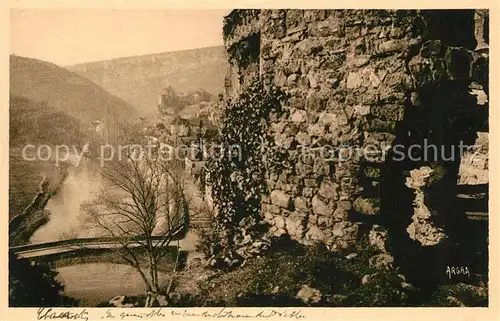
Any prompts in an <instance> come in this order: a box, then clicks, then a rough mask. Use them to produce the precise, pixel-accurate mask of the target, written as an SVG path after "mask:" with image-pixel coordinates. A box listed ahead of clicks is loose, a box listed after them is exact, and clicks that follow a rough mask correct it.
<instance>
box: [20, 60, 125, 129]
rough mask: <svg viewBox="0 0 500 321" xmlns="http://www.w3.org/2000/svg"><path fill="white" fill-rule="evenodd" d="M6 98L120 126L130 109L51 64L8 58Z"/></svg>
mask: <svg viewBox="0 0 500 321" xmlns="http://www.w3.org/2000/svg"><path fill="white" fill-rule="evenodd" d="M10 94H11V95H14V96H20V97H25V98H28V99H31V100H34V101H37V102H42V101H44V102H46V103H47V105H49V106H51V107H53V108H54V109H55V110H58V111H61V112H65V113H67V114H68V115H70V116H72V117H74V118H76V119H78V120H80V121H83V122H85V123H90V122H91V121H94V120H96V119H99V118H106V119H109V120H110V121H112V122H113V123H114V122H122V121H124V120H126V119H130V118H131V117H133V116H134V115H135V110H134V108H133V107H132V106H131V105H130V104H128V103H126V102H125V101H123V100H122V99H120V98H118V97H115V96H113V95H111V94H109V93H108V92H107V91H106V90H104V89H103V88H101V87H99V86H98V85H96V84H95V83H93V82H92V81H90V80H88V79H86V78H84V77H82V76H80V75H77V74H76V73H73V72H71V71H69V70H67V69H65V68H62V67H59V66H57V65H55V64H52V63H49V62H45V61H41V60H37V59H31V58H25V57H20V56H15V55H11V56H10Z"/></svg>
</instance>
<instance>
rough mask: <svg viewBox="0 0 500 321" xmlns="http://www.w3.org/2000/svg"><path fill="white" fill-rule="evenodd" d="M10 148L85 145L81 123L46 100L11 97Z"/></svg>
mask: <svg viewBox="0 0 500 321" xmlns="http://www.w3.org/2000/svg"><path fill="white" fill-rule="evenodd" d="M9 106H10V113H9V145H11V146H22V145H25V144H56V145H57V144H76V143H79V142H80V143H83V139H84V137H83V135H84V133H83V130H82V129H83V128H82V124H81V122H80V121H79V120H78V119H76V118H74V117H72V116H69V115H68V114H66V113H65V112H63V111H59V110H55V109H54V108H52V107H51V106H49V105H48V104H47V103H46V102H45V101H44V102H37V101H34V100H32V99H29V98H26V97H20V96H16V95H10V99H9Z"/></svg>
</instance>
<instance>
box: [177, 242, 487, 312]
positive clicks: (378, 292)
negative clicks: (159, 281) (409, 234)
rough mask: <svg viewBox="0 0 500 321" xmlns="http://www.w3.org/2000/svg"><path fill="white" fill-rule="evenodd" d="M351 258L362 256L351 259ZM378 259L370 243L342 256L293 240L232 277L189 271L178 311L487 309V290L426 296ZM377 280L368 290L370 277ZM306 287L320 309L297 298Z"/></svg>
mask: <svg viewBox="0 0 500 321" xmlns="http://www.w3.org/2000/svg"><path fill="white" fill-rule="evenodd" d="M350 253H356V254H357V256H355V257H353V258H350V259H347V258H346V256H347V255H348V254H350ZM374 254H376V252H375V250H373V249H372V248H371V247H370V246H369V245H368V244H367V243H366V241H365V240H362V241H361V242H358V243H357V244H356V245H355V246H354V247H353V248H351V249H347V250H345V251H343V252H341V253H332V252H330V251H328V250H327V249H326V248H325V247H324V246H322V245H316V246H311V247H306V246H303V245H300V244H298V243H296V242H294V241H291V240H289V239H282V240H280V241H278V242H276V243H274V245H273V247H272V250H271V252H269V253H268V254H266V255H265V256H264V257H260V258H255V259H252V260H250V261H248V263H247V264H245V265H244V266H243V267H241V268H239V269H236V270H233V271H230V272H222V271H211V270H207V269H206V268H204V267H203V266H198V267H196V268H194V269H193V268H190V267H188V268H187V269H186V270H184V271H182V272H181V273H179V275H178V276H177V278H176V284H177V285H178V286H177V288H176V290H175V291H174V297H176V298H177V300H175V301H174V302H173V303H172V304H173V305H174V306H228V307H242V306H248V307H250V306H255V307H258V306H260V307H264V306H282V307H284V306H318V307H321V306H324V307H404V306H456V303H454V302H455V301H454V300H453V299H451V301H450V297H454V298H456V299H457V300H458V301H459V302H462V303H463V304H464V305H466V306H486V305H487V291H486V290H485V286H484V285H483V287H475V286H472V285H467V284H453V285H442V286H439V287H437V289H436V290H435V291H434V292H431V293H425V292H423V291H421V290H420V289H419V288H417V287H415V286H413V285H411V284H409V283H406V281H405V278H404V276H403V275H401V274H400V272H399V270H398V269H397V268H391V269H388V270H380V269H377V268H374V267H370V266H369V264H368V260H369V258H370V257H372V256H373V255H374ZM374 274H375V275H376V276H375V277H373V280H372V281H370V282H369V283H366V284H363V282H362V279H363V277H364V276H366V275H374ZM302 285H309V286H310V287H312V288H315V289H318V290H319V291H320V292H321V294H322V298H321V300H320V301H319V302H318V303H309V304H306V303H304V302H302V301H300V300H298V299H297V298H296V295H297V293H298V291H299V290H300V288H301V286H302Z"/></svg>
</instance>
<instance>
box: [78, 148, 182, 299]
mask: <svg viewBox="0 0 500 321" xmlns="http://www.w3.org/2000/svg"><path fill="white" fill-rule="evenodd" d="M103 178H104V188H103V189H102V192H101V193H100V195H99V196H98V197H97V198H96V199H95V200H93V201H92V202H90V203H87V204H85V205H84V206H83V209H84V211H85V212H86V214H87V216H88V219H89V221H90V222H91V223H92V224H93V225H94V226H95V227H97V228H99V229H101V230H102V231H103V232H104V234H105V236H108V237H113V238H114V239H116V241H117V242H119V244H120V253H121V256H122V258H123V259H124V260H125V261H126V262H127V263H128V264H130V265H131V266H132V267H134V268H135V270H137V272H138V273H139V275H140V276H141V278H142V280H143V281H144V284H145V287H146V306H152V304H153V302H154V301H155V299H156V297H157V295H158V294H159V293H160V290H161V288H160V281H159V277H158V276H159V275H158V268H159V266H160V264H163V262H164V261H163V260H164V259H165V258H166V257H167V255H168V253H171V249H170V250H169V246H168V245H169V243H170V242H171V241H172V239H173V237H174V234H175V233H176V232H178V231H179V230H180V229H182V228H185V227H184V222H186V215H187V211H188V204H187V199H186V197H185V193H184V179H183V174H182V169H181V168H180V167H179V166H178V165H176V164H175V163H173V162H170V163H164V162H163V163H162V162H159V161H158V160H152V159H147V158H141V159H139V160H138V159H134V158H133V157H131V156H130V155H129V156H128V157H127V158H126V160H123V161H115V162H113V163H109V164H106V167H105V168H104V169H103Z"/></svg>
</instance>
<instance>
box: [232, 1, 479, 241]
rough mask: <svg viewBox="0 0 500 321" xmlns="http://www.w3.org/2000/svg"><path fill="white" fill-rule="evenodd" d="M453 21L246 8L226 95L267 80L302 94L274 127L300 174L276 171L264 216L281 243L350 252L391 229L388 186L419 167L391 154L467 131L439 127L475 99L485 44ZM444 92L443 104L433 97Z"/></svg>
mask: <svg viewBox="0 0 500 321" xmlns="http://www.w3.org/2000/svg"><path fill="white" fill-rule="evenodd" d="M464 14H465V15H470V13H465V12H464V13H462V15H464ZM458 16H460V15H458ZM449 17H450V18H449V22H450V21H451V22H450V23H454V22H453V21H454V20H453V21H452V19H455V20H456V19H457V14H453V15H449ZM470 20H471V21H472V17H471V19H470ZM442 21H443V18H442V16H435V15H433V13H425V12H421V11H416V10H398V11H389V10H262V11H259V10H251V11H245V10H235V11H233V12H232V13H231V14H230V15H229V16H228V18H226V21H225V30H224V31H225V45H226V49H227V51H228V56H229V60H230V67H229V70H228V76H227V79H226V91H227V92H226V94H228V95H230V96H236V95H237V94H238V93H239V92H241V90H242V89H243V88H244V87H245V85H246V84H248V83H250V82H251V81H252V80H254V79H260V80H261V81H262V82H263V83H264V84H265V86H268V87H269V86H277V87H280V88H281V89H283V90H284V91H285V92H287V93H288V94H289V95H290V98H289V100H288V102H287V104H286V106H285V113H284V115H280V116H275V117H273V116H271V119H270V120H269V128H270V132H271V134H272V135H273V136H274V138H275V141H276V143H277V144H278V145H281V146H283V147H284V148H286V149H287V150H288V151H289V152H290V157H291V158H292V163H294V164H295V166H294V168H293V169H291V170H286V171H282V172H279V173H268V187H269V189H270V190H271V193H270V195H268V196H266V197H264V200H263V204H262V214H263V217H264V218H265V220H266V221H267V222H269V223H270V225H271V226H272V227H271V232H272V233H273V234H275V235H280V234H284V233H287V234H289V235H290V236H291V237H292V238H293V239H296V240H299V241H301V242H303V243H312V242H316V241H319V242H323V243H326V244H327V245H329V246H330V247H331V248H332V249H335V248H344V247H347V246H349V244H352V243H353V242H355V241H356V239H357V237H358V236H359V234H360V233H361V232H363V228H364V227H365V226H370V225H371V224H374V223H378V222H379V217H378V216H379V214H380V206H381V195H383V193H381V183H382V182H383V181H384V180H385V176H391V175H392V174H394V173H391V171H393V170H395V171H397V173H398V175H400V176H401V177H403V176H402V172H403V170H408V169H411V168H412V166H413V167H414V168H417V167H418V165H419V164H409V163H406V164H405V165H404V166H403V165H397V166H393V165H391V162H390V161H389V160H388V158H387V157H388V155H387V154H386V153H385V152H383V151H387V150H389V149H390V147H391V146H392V145H393V144H395V143H404V144H405V145H406V146H408V144H409V143H411V142H417V141H419V139H422V138H425V137H429V135H430V136H431V137H433V138H434V139H433V141H434V142H438V143H446V144H451V143H452V142H454V141H455V140H456V139H457V138H458V137H449V135H448V134H447V132H445V131H446V130H456V128H458V127H457V126H462V125H463V124H462V123H460V122H458V123H457V124H455V123H453V122H452V121H448V122H447V124H448V125H449V126H442V127H440V125H439V123H440V121H443V120H446V117H448V115H449V114H446V113H450V112H451V110H452V108H459V106H462V105H463V101H467V99H465V98H467V97H466V96H467V92H468V85H469V73H470V69H471V65H472V58H471V54H470V52H469V51H470V50H471V49H473V46H474V45H475V43H474V39H473V30H472V29H471V28H469V29H470V35H469V34H468V33H467V34H466V35H457V34H456V31H454V30H453V28H454V26H450V25H446V27H443V22H442ZM457 21H459V20H457ZM465 30H468V29H467V26H465ZM464 39H465V40H464ZM256 53H257V54H256ZM441 83H442V84H443V87H442V88H441V87H440V86H437V87H440V88H441V90H442V93H441V94H437V93H436V92H433V91H432V90H431V89H429V88H435V87H436V85H437V84H441ZM450 97H451V98H450ZM448 98H450V99H449V100H447V99H448ZM461 99H462V103H459V101H460V100H461ZM464 99H465V100H464ZM429 112H431V114H432V117H434V118H433V119H427V118H426V115H428V114H429ZM412 117H416V118H412ZM452 123H453V124H452ZM453 126H455V127H453ZM436 132H437V133H436ZM453 132H455V131H453ZM429 133H432V134H429ZM408 136H411V139H409V138H408ZM342 148H344V149H343V150H342ZM360 151H363V155H362V156H360V157H358V156H356V154H358V153H359V152H360ZM330 152H332V153H330ZM346 153H347V154H346ZM349 154H350V155H349ZM437 161H439V160H437ZM381 177H382V179H381ZM388 181H391V180H390V179H388ZM400 183H402V186H403V187H401V188H405V187H404V177H403V178H402V179H401V180H400ZM408 193H409V195H410V196H411V195H412V191H411V190H410V189H408ZM382 201H383V200H382ZM410 204H411V200H410ZM389 209H390V206H389ZM360 228H361V229H360Z"/></svg>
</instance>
